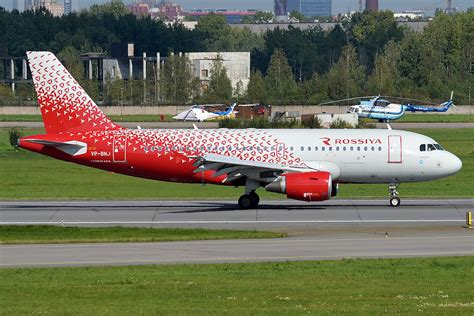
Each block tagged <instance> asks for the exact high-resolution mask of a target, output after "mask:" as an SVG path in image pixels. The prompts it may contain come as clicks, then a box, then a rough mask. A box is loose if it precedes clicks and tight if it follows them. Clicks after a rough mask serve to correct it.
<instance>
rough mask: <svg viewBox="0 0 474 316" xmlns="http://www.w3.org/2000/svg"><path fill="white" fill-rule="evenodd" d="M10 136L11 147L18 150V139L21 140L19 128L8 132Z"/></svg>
mask: <svg viewBox="0 0 474 316" xmlns="http://www.w3.org/2000/svg"><path fill="white" fill-rule="evenodd" d="M8 136H9V138H10V145H11V146H12V147H13V148H15V149H17V148H18V139H19V138H21V136H22V135H21V132H20V130H19V129H18V128H16V127H14V128H11V129H10V130H8Z"/></svg>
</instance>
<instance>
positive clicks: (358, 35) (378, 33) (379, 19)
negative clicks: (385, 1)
mask: <svg viewBox="0 0 474 316" xmlns="http://www.w3.org/2000/svg"><path fill="white" fill-rule="evenodd" d="M345 27H346V29H347V33H348V37H349V38H350V39H351V41H352V44H353V46H354V47H355V48H356V49H357V52H358V53H359V60H360V62H361V64H362V65H366V66H367V68H368V70H369V71H371V70H372V68H373V65H374V60H375V56H376V55H377V54H378V53H379V52H381V51H382V49H383V48H384V47H385V45H386V44H387V43H388V42H389V41H390V40H393V41H395V42H398V41H400V40H401V39H402V37H403V28H402V27H401V26H399V25H398V23H397V21H395V18H394V17H393V12H392V11H379V12H375V11H364V12H363V13H355V14H354V15H352V17H351V21H350V23H346V24H345Z"/></svg>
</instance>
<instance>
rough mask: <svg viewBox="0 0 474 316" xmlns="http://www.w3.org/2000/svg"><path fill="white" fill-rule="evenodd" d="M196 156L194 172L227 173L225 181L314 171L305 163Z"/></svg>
mask: <svg viewBox="0 0 474 316" xmlns="http://www.w3.org/2000/svg"><path fill="white" fill-rule="evenodd" d="M194 158H196V162H195V163H194V166H196V169H195V170H194V173H199V172H203V171H207V170H213V171H215V173H214V175H213V177H218V176H221V175H224V174H227V178H226V179H225V180H224V183H226V182H231V181H234V180H237V179H239V178H241V177H244V176H246V177H248V178H250V179H253V180H257V181H264V182H265V181H268V182H270V181H273V180H274V179H275V178H276V177H278V176H279V175H280V174H281V173H283V172H289V171H291V172H306V171H312V170H311V169H310V168H308V167H306V166H304V165H293V166H290V165H284V164H277V163H268V162H259V161H250V160H242V159H239V158H236V157H230V156H224V155H218V154H205V155H203V156H199V157H194Z"/></svg>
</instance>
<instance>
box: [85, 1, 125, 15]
mask: <svg viewBox="0 0 474 316" xmlns="http://www.w3.org/2000/svg"><path fill="white" fill-rule="evenodd" d="M89 12H90V13H91V14H92V15H103V14H111V15H113V16H114V17H115V18H118V17H121V16H125V15H127V14H130V11H129V10H128V9H127V6H126V5H125V4H124V3H123V2H122V1H119V0H114V1H111V2H108V3H104V4H93V5H92V6H91V7H90V8H89Z"/></svg>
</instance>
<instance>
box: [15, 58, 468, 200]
mask: <svg viewBox="0 0 474 316" xmlns="http://www.w3.org/2000/svg"><path fill="white" fill-rule="evenodd" d="M28 59H29V63H30V68H31V71H32V76H33V80H34V83H35V88H36V91H37V94H38V103H39V104H40V107H41V112H42V116H43V121H44V124H45V129H46V134H41V135H33V136H27V137H23V138H21V139H20V140H19V146H20V147H22V148H25V149H28V150H31V151H35V152H38V153H41V154H44V155H48V156H51V157H54V158H57V159H61V160H66V161H70V162H74V163H79V164H82V165H86V166H90V167H94V168H99V169H103V170H108V171H113V172H116V173H121V174H125V175H130V176H136V177H142V178H147V179H154V180H162V181H173V182H185V183H203V182H205V183H211V184H223V185H236V186H239V185H245V186H246V192H247V193H250V192H254V191H255V189H257V188H258V187H261V186H263V187H266V188H267V190H269V191H274V192H280V193H286V194H287V196H288V197H289V198H295V199H299V200H306V201H318V200H324V199H328V198H330V197H331V195H334V194H335V192H332V190H333V188H334V184H335V183H401V182H414V181H427V180H433V179H437V178H441V177H445V176H448V175H451V174H454V173H456V172H457V171H459V170H460V168H461V165H462V164H461V161H460V160H459V159H458V158H457V157H456V156H455V155H453V154H451V153H449V152H448V151H446V150H443V148H442V147H441V146H439V145H438V144H437V143H436V142H435V141H434V140H433V139H431V138H429V137H426V136H423V135H420V134H416V133H412V132H406V131H397V130H390V129H388V130H379V129H376V130H374V129H366V130H364V129H357V130H352V129H344V130H320V129H317V130H307V129H305V130H301V129H292V130H271V129H265V130H258V129H246V130H229V129H212V130H211V129H209V130H196V129H189V130H188V129H182V130H176V129H165V130H143V129H124V128H122V127H120V126H118V125H116V124H115V123H113V122H111V121H110V120H109V119H108V118H107V117H106V116H105V115H104V114H103V113H102V111H101V110H100V109H99V108H98V107H97V105H95V103H94V102H93V101H92V100H91V99H90V98H89V96H88V95H87V94H86V93H85V91H84V90H83V89H82V88H81V87H80V86H79V84H78V83H77V82H76V81H75V80H74V78H72V77H71V76H70V74H69V73H68V72H67V70H66V69H65V68H64V67H63V66H62V64H61V63H60V62H59V61H58V60H57V59H56V57H55V56H54V55H53V54H51V53H48V52H28ZM257 203H258V202H257Z"/></svg>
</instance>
